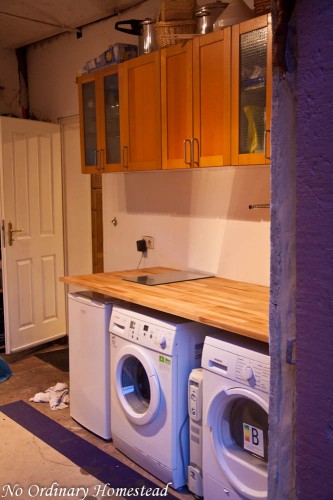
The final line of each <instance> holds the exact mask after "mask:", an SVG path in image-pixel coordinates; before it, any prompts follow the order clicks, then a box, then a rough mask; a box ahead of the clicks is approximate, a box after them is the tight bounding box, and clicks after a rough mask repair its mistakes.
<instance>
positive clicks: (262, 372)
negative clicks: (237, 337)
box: [235, 356, 270, 392]
mask: <svg viewBox="0 0 333 500" xmlns="http://www.w3.org/2000/svg"><path fill="white" fill-rule="evenodd" d="M269 372H270V370H269V364H266V363H264V362H262V361H260V360H254V359H251V358H246V357H244V356H237V361H236V371H235V379H236V380H237V381H238V382H241V383H242V384H248V385H249V386H251V387H255V388H257V389H260V390H261V391H264V392H269Z"/></svg>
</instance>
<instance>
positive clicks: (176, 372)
mask: <svg viewBox="0 0 333 500" xmlns="http://www.w3.org/2000/svg"><path fill="white" fill-rule="evenodd" d="M206 331H207V327H206V326H205V325H202V324H200V323H194V322H190V321H188V320H185V319H182V318H178V317H175V316H171V315H168V314H163V313H160V312H158V311H155V310H151V309H147V308H137V309H136V310H126V309H123V308H120V307H114V308H113V310H112V314H111V320H110V333H111V347H110V351H111V401H112V422H111V433H112V438H113V441H114V444H115V446H116V447H117V448H118V449H119V450H120V451H121V452H123V453H124V454H125V455H127V456H128V457H129V458H131V459H132V460H133V461H134V462H136V463H137V464H138V465H140V466H141V467H142V468H143V469H145V470H147V471H149V472H150V473H151V474H153V475H154V476H156V477H157V478H159V479H160V480H161V481H163V482H164V483H165V484H167V483H170V482H171V483H172V487H173V488H174V489H178V488H180V487H181V486H184V485H185V484H186V482H187V466H188V462H189V427H188V411H187V387H188V386H187V384H188V377H189V374H190V372H191V370H192V369H193V368H195V367H199V366H200V363H201V354H202V348H203V342H204V335H205V332H206Z"/></svg>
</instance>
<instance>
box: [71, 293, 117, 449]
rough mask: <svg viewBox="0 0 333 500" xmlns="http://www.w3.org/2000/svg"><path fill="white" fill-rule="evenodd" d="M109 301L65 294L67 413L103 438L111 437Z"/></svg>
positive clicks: (99, 296)
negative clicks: (66, 298)
mask: <svg viewBox="0 0 333 500" xmlns="http://www.w3.org/2000/svg"><path fill="white" fill-rule="evenodd" d="M113 301H114V299H112V298H111V297H108V296H106V295H103V294H100V293H95V292H91V291H86V292H76V293H69V294H68V320H69V340H68V342H69V386H70V387H69V389H70V415H71V417H72V418H73V419H74V420H76V421H77V422H78V423H79V424H81V425H83V426H84V427H86V428H87V429H88V430H90V431H92V432H93V433H95V434H97V435H98V436H100V437H102V438H104V439H110V438H111V416H110V335H109V323H110V316H111V310H112V304H113ZM118 303H119V301H118Z"/></svg>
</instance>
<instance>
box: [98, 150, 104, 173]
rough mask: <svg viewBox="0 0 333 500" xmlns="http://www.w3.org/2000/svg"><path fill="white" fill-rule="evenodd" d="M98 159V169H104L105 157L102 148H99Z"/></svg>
mask: <svg viewBox="0 0 333 500" xmlns="http://www.w3.org/2000/svg"><path fill="white" fill-rule="evenodd" d="M99 160H100V166H99V168H100V170H104V167H105V158H104V149H101V151H100V153H99Z"/></svg>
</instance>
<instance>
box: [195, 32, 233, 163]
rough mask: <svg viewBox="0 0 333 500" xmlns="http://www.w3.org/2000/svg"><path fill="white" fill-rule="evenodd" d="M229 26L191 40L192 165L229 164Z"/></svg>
mask: <svg viewBox="0 0 333 500" xmlns="http://www.w3.org/2000/svg"><path fill="white" fill-rule="evenodd" d="M230 53H231V28H225V29H224V30H219V31H215V32H213V33H209V34H207V35H204V36H199V37H197V38H195V39H194V41H193V164H194V166H196V167H213V166H220V165H229V164H230V84H231V82H230V55H231V54H230Z"/></svg>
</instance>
